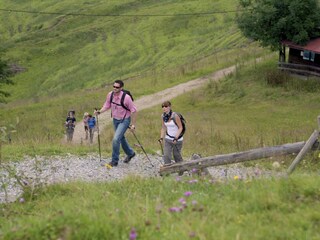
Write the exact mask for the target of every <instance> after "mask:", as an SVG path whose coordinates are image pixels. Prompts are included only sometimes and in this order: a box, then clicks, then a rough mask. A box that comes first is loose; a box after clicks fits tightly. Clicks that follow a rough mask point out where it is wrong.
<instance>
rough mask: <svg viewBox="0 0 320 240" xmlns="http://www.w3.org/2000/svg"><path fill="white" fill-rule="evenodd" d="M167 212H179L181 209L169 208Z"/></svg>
mask: <svg viewBox="0 0 320 240" xmlns="http://www.w3.org/2000/svg"><path fill="white" fill-rule="evenodd" d="M169 211H170V212H181V211H182V208H180V207H171V208H169Z"/></svg>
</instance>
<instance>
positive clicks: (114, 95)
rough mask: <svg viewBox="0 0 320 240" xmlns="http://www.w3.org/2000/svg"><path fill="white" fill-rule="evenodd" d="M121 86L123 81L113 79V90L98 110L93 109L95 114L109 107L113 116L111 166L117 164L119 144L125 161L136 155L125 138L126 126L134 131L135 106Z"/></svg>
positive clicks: (127, 161)
mask: <svg viewBox="0 0 320 240" xmlns="http://www.w3.org/2000/svg"><path fill="white" fill-rule="evenodd" d="M123 86H124V83H123V81H121V80H116V81H114V83H113V91H111V92H109V93H108V95H107V99H106V101H105V103H104V104H103V106H102V108H101V109H100V110H99V111H95V114H100V113H103V112H105V111H107V110H108V109H111V116H112V118H113V127H114V131H115V133H114V136H113V140H112V159H111V162H110V163H109V165H111V166H112V167H116V166H117V165H118V162H119V156H120V145H121V146H122V149H123V151H124V152H125V154H126V155H127V156H126V158H125V159H124V162H125V163H129V162H130V160H131V159H132V158H133V157H134V156H135V155H136V154H135V152H134V151H133V149H132V148H131V147H130V145H129V143H128V141H127V139H126V138H125V133H126V131H127V129H128V128H129V129H130V130H131V131H135V124H136V116H137V108H136V106H135V105H134V103H133V99H132V96H131V94H130V92H129V91H126V90H124V89H123Z"/></svg>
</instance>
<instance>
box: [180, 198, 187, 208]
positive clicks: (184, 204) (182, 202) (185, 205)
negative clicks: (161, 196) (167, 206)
mask: <svg viewBox="0 0 320 240" xmlns="http://www.w3.org/2000/svg"><path fill="white" fill-rule="evenodd" d="M179 202H180V203H181V205H182V207H184V208H186V207H187V201H186V200H185V199H184V198H180V199H179Z"/></svg>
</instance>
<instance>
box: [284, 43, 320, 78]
mask: <svg viewBox="0 0 320 240" xmlns="http://www.w3.org/2000/svg"><path fill="white" fill-rule="evenodd" d="M282 46H283V48H284V49H285V48H286V47H288V48H289V56H288V61H287V62H286V60H285V58H284V60H283V61H281V62H279V69H282V70H286V71H289V72H292V73H296V74H300V75H306V76H317V77H320V37H319V38H315V39H312V40H310V41H309V42H308V43H307V44H306V45H304V46H301V45H298V44H295V43H293V42H291V41H288V40H284V41H282Z"/></svg>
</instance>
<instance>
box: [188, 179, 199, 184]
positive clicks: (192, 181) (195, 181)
mask: <svg viewBox="0 0 320 240" xmlns="http://www.w3.org/2000/svg"><path fill="white" fill-rule="evenodd" d="M197 182H198V180H197V179H192V180H190V181H189V183H191V184H192V183H197Z"/></svg>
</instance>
